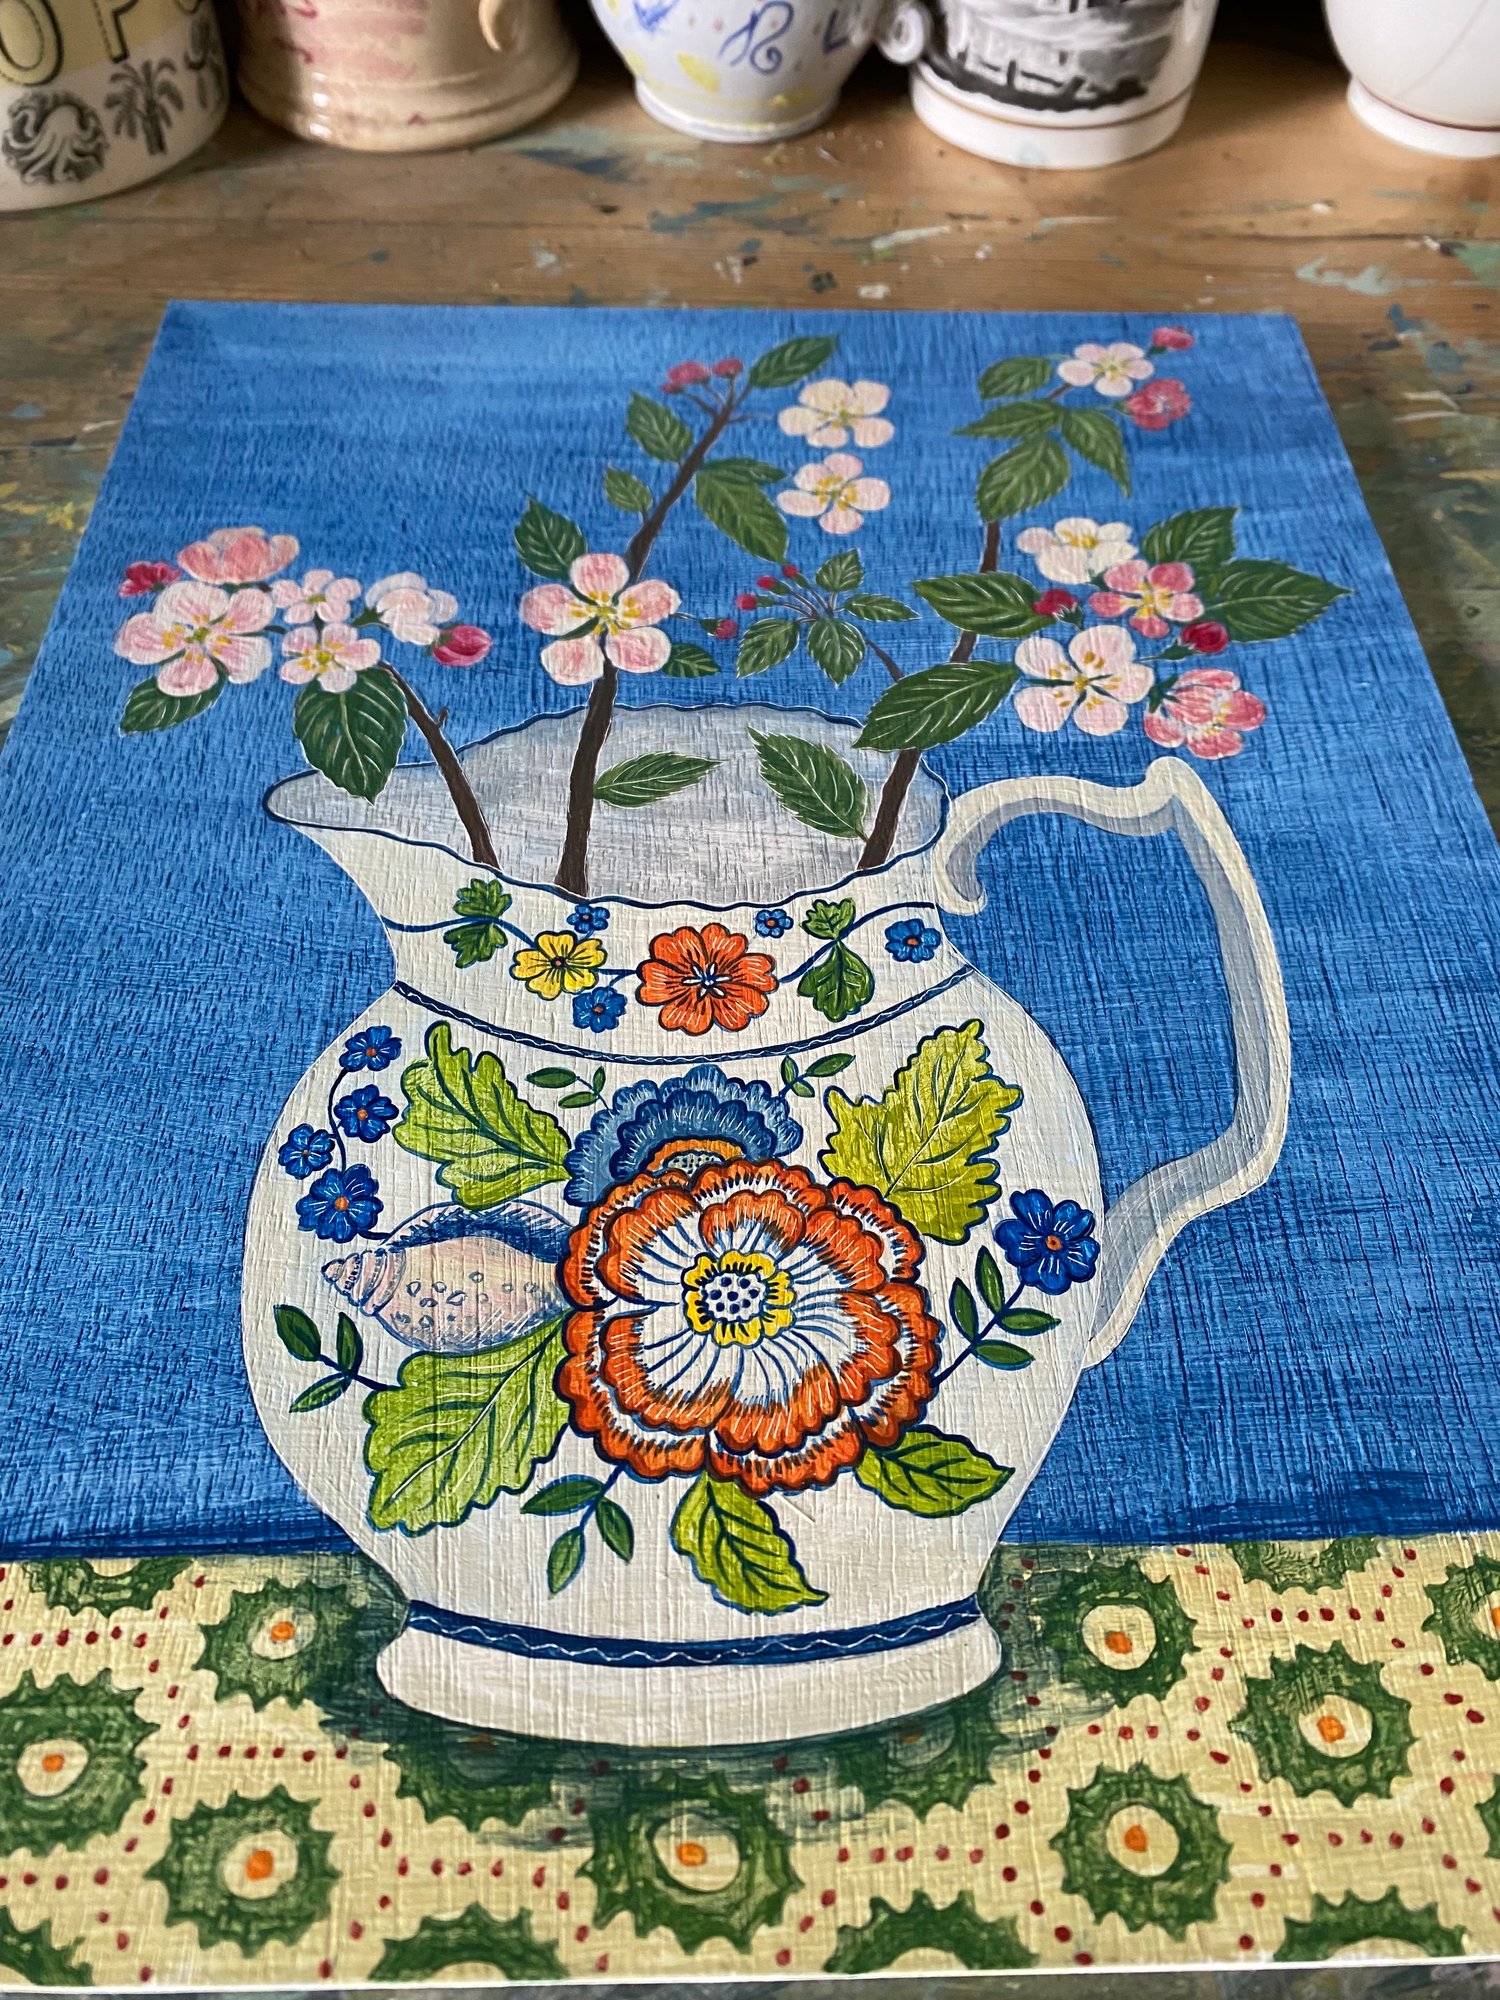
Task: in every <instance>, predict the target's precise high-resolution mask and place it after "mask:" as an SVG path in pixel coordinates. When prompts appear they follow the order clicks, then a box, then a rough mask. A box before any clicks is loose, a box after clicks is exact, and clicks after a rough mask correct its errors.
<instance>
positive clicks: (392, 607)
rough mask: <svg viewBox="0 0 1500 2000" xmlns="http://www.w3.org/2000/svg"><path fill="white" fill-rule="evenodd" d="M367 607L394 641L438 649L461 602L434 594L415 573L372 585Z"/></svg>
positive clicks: (406, 571) (447, 594) (448, 594)
mask: <svg viewBox="0 0 1500 2000" xmlns="http://www.w3.org/2000/svg"><path fill="white" fill-rule="evenodd" d="M365 603H366V604H368V605H369V606H370V608H371V610H372V611H375V612H376V613H378V615H379V618H380V622H381V624H382V625H384V626H385V628H386V630H387V631H388V632H389V633H390V634H391V636H392V638H394V639H400V640H402V641H404V642H405V644H406V645H408V646H435V645H436V644H437V642H438V639H439V637H440V635H441V630H442V627H443V626H444V625H449V624H451V623H452V621H453V620H454V619H455V618H456V617H457V616H458V599H457V598H456V597H454V596H453V595H452V593H451V592H449V591H446V590H433V589H432V588H431V587H430V586H429V584H428V582H427V579H426V577H425V576H418V575H417V573H416V571H415V570H412V569H403V570H398V571H397V573H396V574H395V575H394V576H383V577H381V579H380V581H379V582H378V583H372V584H371V585H370V587H369V589H368V590H367V591H366V592H365Z"/></svg>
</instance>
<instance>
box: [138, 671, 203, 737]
mask: <svg viewBox="0 0 1500 2000" xmlns="http://www.w3.org/2000/svg"><path fill="white" fill-rule="evenodd" d="M224 688H225V678H224V675H223V674H220V675H219V678H218V679H217V680H216V681H215V682H214V684H213V686H212V687H210V688H205V689H204V690H203V692H202V694H163V693H162V691H161V689H160V688H159V687H158V686H157V685H156V681H155V678H154V677H153V678H152V679H150V680H145V681H137V682H136V684H135V686H134V687H133V688H132V689H131V690H130V693H129V694H128V695H127V697H126V700H125V712H124V714H123V715H122V716H121V717H120V734H121V735H122V736H145V735H147V734H148V733H149V732H150V731H152V730H155V729H175V728H176V727H177V724H178V723H179V722H187V721H189V720H190V719H191V718H192V717H193V716H195V715H201V714H202V713H203V711H204V709H205V708H212V707H213V705H214V703H215V702H216V701H217V700H218V699H219V696H220V695H221V694H222V693H223V692H224Z"/></svg>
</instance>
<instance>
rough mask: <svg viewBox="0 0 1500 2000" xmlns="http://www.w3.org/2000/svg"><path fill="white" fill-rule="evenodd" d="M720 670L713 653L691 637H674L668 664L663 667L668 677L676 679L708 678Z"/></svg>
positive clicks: (699, 679) (696, 679) (698, 679)
mask: <svg viewBox="0 0 1500 2000" xmlns="http://www.w3.org/2000/svg"><path fill="white" fill-rule="evenodd" d="M719 671H720V669H719V663H718V661H717V660H716V659H715V658H714V656H713V654H712V653H710V652H709V651H708V649H707V648H706V647H704V646H695V645H694V644H693V642H692V640H691V639H674V640H673V641H672V650H671V652H670V653H668V655H667V664H666V665H665V666H664V667H663V668H662V672H663V673H664V674H665V675H666V676H667V678H668V679H669V680H674V681H701V680H706V679H707V678H708V676H709V675H710V674H716V673H718V672H719Z"/></svg>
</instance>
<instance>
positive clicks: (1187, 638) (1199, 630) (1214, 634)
mask: <svg viewBox="0 0 1500 2000" xmlns="http://www.w3.org/2000/svg"><path fill="white" fill-rule="evenodd" d="M1182 643H1183V645H1184V646H1191V647H1192V649H1193V651H1194V652H1195V653H1222V652H1223V651H1224V649H1225V648H1226V647H1227V646H1228V644H1229V632H1228V630H1227V628H1226V627H1225V626H1223V625H1221V624H1220V623H1219V622H1218V620H1217V619H1216V618H1200V619H1198V620H1197V621H1196V623H1194V624H1192V625H1184V626H1183V628H1182Z"/></svg>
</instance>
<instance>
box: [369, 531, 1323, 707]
mask: <svg viewBox="0 0 1500 2000" xmlns="http://www.w3.org/2000/svg"><path fill="white" fill-rule="evenodd" d="M1198 593H1199V595H1200V596H1201V597H1202V599H1203V615H1204V617H1205V618H1213V619H1217V621H1218V622H1219V624H1221V625H1222V626H1224V627H1225V629H1226V630H1227V631H1228V633H1229V636H1230V638H1231V639H1242V640H1252V641H1253V640H1261V639H1286V638H1289V637H1290V636H1291V634H1292V633H1293V632H1300V631H1301V629H1302V627H1303V626H1304V625H1310V624H1311V623H1312V621H1313V619H1314V618H1321V617H1322V615H1323V613H1324V612H1325V611H1326V610H1327V609H1328V607H1329V605H1330V604H1333V603H1334V602H1336V601H1337V599H1339V598H1340V597H1347V596H1348V595H1349V593H1348V591H1347V590H1346V589H1345V588H1344V587H1343V585H1342V584H1338V583H1328V582H1326V581H1325V579H1324V578H1322V577H1321V576H1309V575H1308V574H1307V573H1306V572H1305V571H1304V570H1300V569H1293V568H1292V567H1291V565H1290V564H1289V563H1284V562H1255V561H1251V560H1249V559H1245V558H1241V559H1240V560H1238V561H1235V562H1230V563H1225V565H1224V567H1223V568H1222V569H1220V570H1216V571H1215V572H1214V573H1213V574H1212V575H1211V576H1207V577H1200V578H1199V579H1198ZM361 678H363V676H361Z"/></svg>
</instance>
